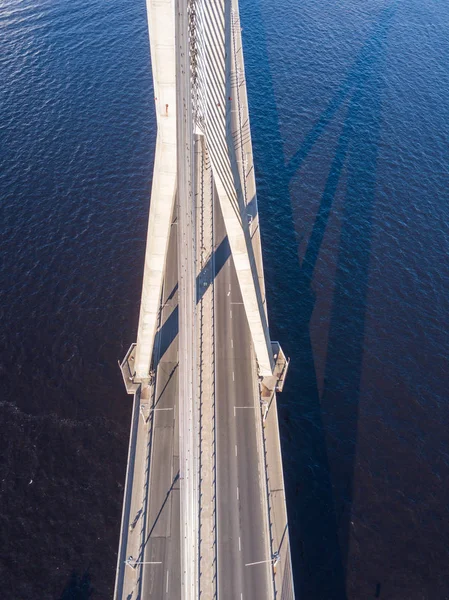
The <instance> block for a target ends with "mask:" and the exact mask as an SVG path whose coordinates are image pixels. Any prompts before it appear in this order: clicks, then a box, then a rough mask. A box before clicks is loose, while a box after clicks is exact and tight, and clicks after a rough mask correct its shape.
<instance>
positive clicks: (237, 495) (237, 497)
mask: <svg viewBox="0 0 449 600" xmlns="http://www.w3.org/2000/svg"><path fill="white" fill-rule="evenodd" d="M238 499H239V488H237V500H238Z"/></svg>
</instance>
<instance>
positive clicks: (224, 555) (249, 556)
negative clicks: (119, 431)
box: [141, 206, 272, 600]
mask: <svg viewBox="0 0 449 600" xmlns="http://www.w3.org/2000/svg"><path fill="white" fill-rule="evenodd" d="M215 224H216V227H215V229H216V243H215V246H216V247H217V246H218V245H219V244H220V242H221V240H222V239H223V237H224V225H223V223H222V219H221V214H220V211H219V208H218V207H217V206H216V208H215ZM176 229H177V225H176V224H175V225H172V235H171V238H170V245H169V251H168V257H167V258H168V260H167V272H166V278H165V284H164V307H163V311H162V327H161V335H160V336H159V337H158V339H157V347H156V351H157V352H158V353H159V356H160V358H159V363H158V369H157V380H156V393H155V398H154V404H153V406H152V408H153V410H152V413H153V417H152V418H153V422H152V431H151V435H150V443H151V465H150V480H149V500H148V506H147V522H146V524H145V529H146V533H145V551H144V554H143V562H144V563H151V564H143V565H142V581H141V598H142V600H147V599H151V600H153V599H154V600H159V599H164V600H166V599H170V600H172V599H173V600H177V599H180V598H181V579H180V526H179V525H180V523H179V519H180V504H179V500H180V499H179V480H178V473H179V471H178V469H179V442H178V437H179V434H178V411H177V404H178V356H177V354H178V346H177V327H178V323H177V257H176V233H177V231H176ZM217 268H219V272H218V273H217V275H216V278H215V286H216V288H215V289H216V295H215V297H216V307H215V327H216V333H215V335H216V410H217V421H216V423H217V536H218V540H217V560H218V578H217V580H218V598H219V600H265V599H268V598H271V597H272V595H271V590H272V584H271V575H270V573H271V565H270V562H269V561H270V558H271V557H270V556H269V550H268V544H267V538H266V520H267V515H266V512H265V509H264V505H263V501H262V489H263V488H262V486H263V482H262V479H263V478H262V473H261V472H260V469H261V468H262V467H261V461H260V460H259V457H260V450H259V449H258V444H257V437H256V436H257V433H258V432H257V426H258V425H257V423H258V421H257V418H256V411H257V410H258V407H257V402H258V398H257V397H256V395H255V393H254V362H253V361H254V359H253V355H252V353H251V344H250V334H249V329H248V325H247V321H246V315H245V312H244V307H243V304H242V303H241V302H242V300H241V296H240V290H239V287H238V282H237V277H236V274H235V270H234V266H233V263H232V259H231V258H228V259H227V260H226V262H225V263H224V265H217ZM150 418H151V417H150ZM252 563H258V564H252Z"/></svg>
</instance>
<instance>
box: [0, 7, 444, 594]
mask: <svg viewBox="0 0 449 600" xmlns="http://www.w3.org/2000/svg"><path fill="white" fill-rule="evenodd" d="M241 21H242V27H243V39H244V44H245V47H244V50H245V58H246V74H247V82H248V90H249V103H250V110H251V116H252V133H253V144H254V153H255V161H256V176H257V181H258V192H259V209H260V213H261V220H262V235H263V248H264V260H265V271H266V283H267V290H268V301H269V314H270V323H271V325H270V326H271V332H272V337H273V338H274V339H279V340H280V341H281V343H282V345H283V347H284V350H285V352H286V353H287V354H288V355H289V356H290V357H291V368H290V374H289V378H288V383H287V385H286V388H285V391H284V393H283V394H282V396H281V397H280V398H279V405H280V428H281V436H282V446H283V454H284V467H285V479H286V487H287V499H288V509H289V515H290V538H291V543H292V556H293V568H294V575H295V584H296V590H297V596H298V597H301V598H302V599H305V600H344V599H346V600H364V599H368V598H382V599H383V600H405V599H406V600H444V599H446V598H449V576H448V575H447V565H448V560H449V524H448V523H449V521H448V504H449V493H448V489H447V478H448V474H449V464H448V463H449V443H448V442H449V439H448V416H449V406H448V405H447V397H448V394H447V385H448V366H447V359H448V354H449V352H448V350H449V349H448V337H447V331H446V330H447V325H448V321H449V316H448V315H449V300H448V298H449V263H448V253H449V225H448V221H449V205H448V200H449V191H448V190H449V146H448V140H449V100H448V98H449V93H448V92H449V4H447V3H446V2H442V1H437V0H398V1H395V0H367V1H366V2H359V1H358V0H340V1H339V2H332V1H330V0H301V1H297V2H291V0H276V2H275V1H274V0H241ZM0 24H1V28H2V32H3V36H2V40H3V44H2V54H1V59H0V60H1V62H0V65H1V66H0V69H1V71H0V76H1V77H0V79H1V82H2V84H1V90H0V94H1V96H0V97H1V132H2V144H1V150H0V157H1V172H0V197H1V214H2V248H1V258H2V260H1V263H0V289H1V291H2V295H1V299H0V315H1V323H2V326H1V330H0V335H1V342H2V343H1V346H0V348H1V355H0V433H1V442H0V444H1V457H2V460H1V465H0V469H1V478H0V479H1V488H0V489H1V496H0V498H1V514H0V538H1V540H2V549H1V552H0V585H1V590H2V591H1V598H4V599H5V600H9V599H11V600H38V599H39V600H47V599H48V600H69V599H70V600H85V599H87V598H89V599H95V600H96V599H107V598H110V597H111V596H112V590H113V584H114V573H115V562H116V551H117V542H118V534H119V522H120V516H121V503H122V494H123V483H124V475H125V463H126V453H127V443H128V434H129V421H130V408H131V403H130V399H129V398H128V397H126V396H125V394H124V391H123V386H122V382H121V378H120V374H119V371H118V368H117V359H119V358H121V357H122V356H123V355H124V353H125V351H126V350H127V348H128V346H129V344H130V343H131V342H133V341H134V340H135V337H136V327H137V318H138V305H139V294H140V287H141V279H142V268H143V256H144V247H145V235H146V217H147V212H148V206H149V190H150V186H151V177H152V160H153V148H154V138H155V121H154V115H153V92H152V81H151V71H150V59H149V46H148V38H147V28H146V27H147V26H146V16H145V3H144V1H143V0H142V1H139V2H131V1H130V0H115V2H114V3H111V2H107V1H106V0H90V2H87V3H86V2H83V1H81V0H72V2H70V3H69V2H67V1H66V0H21V1H19V0H2V1H1V2H0ZM225 600H228V599H225ZM229 600H233V599H229Z"/></svg>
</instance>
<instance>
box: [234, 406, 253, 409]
mask: <svg viewBox="0 0 449 600" xmlns="http://www.w3.org/2000/svg"><path fill="white" fill-rule="evenodd" d="M234 408H251V409H252V410H254V409H255V408H256V407H255V406H234Z"/></svg>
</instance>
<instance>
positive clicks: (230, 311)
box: [229, 308, 232, 319]
mask: <svg viewBox="0 0 449 600" xmlns="http://www.w3.org/2000/svg"><path fill="white" fill-rule="evenodd" d="M229 314H230V315H231V319H232V308H231V309H230V310H229Z"/></svg>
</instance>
